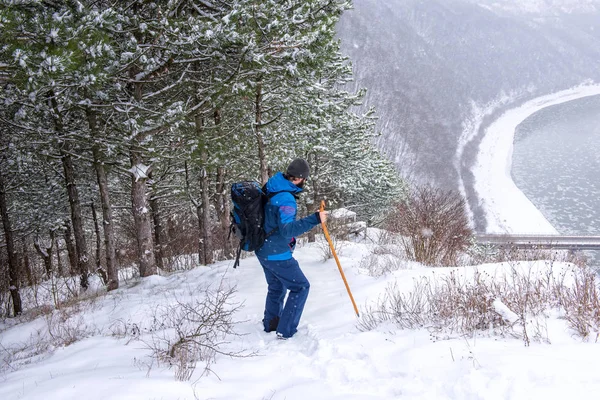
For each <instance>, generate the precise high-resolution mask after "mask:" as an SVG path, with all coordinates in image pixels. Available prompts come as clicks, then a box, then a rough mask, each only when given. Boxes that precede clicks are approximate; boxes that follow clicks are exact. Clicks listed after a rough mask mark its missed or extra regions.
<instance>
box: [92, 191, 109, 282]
mask: <svg viewBox="0 0 600 400" xmlns="http://www.w3.org/2000/svg"><path fill="white" fill-rule="evenodd" d="M90 208H91V209H92V220H93V221H94V233H95V234H96V270H98V269H101V268H102V262H101V261H100V258H102V236H100V226H98V216H97V215H96V206H95V205H94V202H93V201H92V202H91V203H90ZM105 283H106V282H105Z"/></svg>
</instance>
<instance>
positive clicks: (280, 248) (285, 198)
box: [255, 172, 320, 260]
mask: <svg viewBox="0 0 600 400" xmlns="http://www.w3.org/2000/svg"><path fill="white" fill-rule="evenodd" d="M301 191H302V189H301V188H299V187H298V186H296V185H294V184H293V183H292V182H290V181H289V180H287V179H285V177H284V176H283V174H282V173H281V172H278V173H277V174H275V175H274V176H273V177H272V178H271V179H269V181H268V182H267V195H270V194H273V193H275V194H274V195H273V196H272V197H271V198H270V199H269V202H268V203H267V204H266V205H265V232H266V233H267V235H269V233H271V232H272V233H271V234H270V235H269V236H268V237H267V239H266V240H265V243H264V244H263V245H262V247H261V248H260V249H258V250H257V251H256V252H255V253H256V255H257V256H259V257H261V258H264V259H267V260H289V259H290V258H292V252H293V251H294V247H295V246H296V239H295V237H296V236H300V235H302V234H303V233H304V232H308V231H309V230H311V229H312V228H314V227H315V226H317V225H318V224H319V223H320V221H319V219H318V218H317V215H316V213H315V214H311V215H309V216H308V217H305V218H302V219H299V220H297V221H296V212H297V211H298V207H297V205H296V198H295V197H294V195H295V194H298V193H300V192H301ZM275 229H276V230H275Z"/></svg>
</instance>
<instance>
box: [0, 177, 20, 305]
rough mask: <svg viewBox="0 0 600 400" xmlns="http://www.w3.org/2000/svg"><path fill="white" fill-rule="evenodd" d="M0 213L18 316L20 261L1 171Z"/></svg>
mask: <svg viewBox="0 0 600 400" xmlns="http://www.w3.org/2000/svg"><path fill="white" fill-rule="evenodd" d="M0 213H1V214H2V226H3V227H4V239H5V240H6V252H7V253H8V290H9V291H10V297H11V299H12V302H13V313H14V315H15V316H17V315H20V314H22V313H23V304H22V303H21V293H20V292H19V260H17V253H16V251H15V242H14V236H13V230H12V226H11V224H10V217H9V211H8V202H7V199H6V184H5V182H4V174H3V172H2V171H0Z"/></svg>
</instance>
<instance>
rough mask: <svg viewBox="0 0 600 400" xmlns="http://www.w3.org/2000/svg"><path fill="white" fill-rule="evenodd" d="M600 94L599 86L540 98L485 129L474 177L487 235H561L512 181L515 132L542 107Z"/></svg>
mask: <svg viewBox="0 0 600 400" xmlns="http://www.w3.org/2000/svg"><path fill="white" fill-rule="evenodd" d="M598 94H600V85H597V84H593V85H582V86H578V87H575V88H572V89H568V90H564V91H561V92H558V93H554V94H551V95H547V96H543V97H539V98H536V99H533V100H531V101H529V102H527V103H525V104H523V105H522V106H520V107H518V108H514V109H511V110H509V111H507V112H505V113H504V114H503V115H502V116H501V117H500V118H498V119H497V120H496V121H494V122H493V123H492V124H491V125H490V126H489V127H488V128H487V129H486V131H485V134H484V138H483V139H482V141H481V144H480V147H479V153H478V156H477V161H476V163H475V166H474V167H473V175H474V177H475V185H474V186H475V190H476V191H477V193H478V196H479V199H480V202H481V204H482V206H483V208H484V210H485V213H486V219H487V232H488V233H540V234H556V233H558V232H557V231H556V229H554V227H553V226H552V225H551V224H550V223H549V222H548V220H546V218H545V217H544V216H543V215H542V213H541V212H540V211H539V210H538V209H537V208H536V207H535V206H534V205H533V204H532V203H531V201H529V199H528V198H527V197H526V196H525V195H524V194H523V192H521V191H520V190H519V188H517V186H516V185H515V184H514V182H513V181H512V178H511V165H512V152H513V140H514V134H515V130H516V128H517V126H518V125H519V124H520V123H521V122H523V121H524V120H525V119H526V118H527V117H529V116H530V115H532V114H533V113H535V112H537V111H539V110H541V109H542V108H545V107H548V106H552V105H555V104H560V103H564V102H567V101H571V100H575V99H579V98H582V97H586V96H593V95H598Z"/></svg>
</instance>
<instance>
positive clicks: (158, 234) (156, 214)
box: [150, 195, 165, 270]
mask: <svg viewBox="0 0 600 400" xmlns="http://www.w3.org/2000/svg"><path fill="white" fill-rule="evenodd" d="M150 209H151V210H152V222H153V225H154V256H155V259H156V266H157V267H158V268H159V269H160V270H164V269H165V266H164V264H163V248H164V245H163V243H162V238H163V237H164V233H163V232H164V229H163V226H162V223H161V218H160V208H159V206H158V200H157V199H156V197H154V196H152V195H151V196H150Z"/></svg>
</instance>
